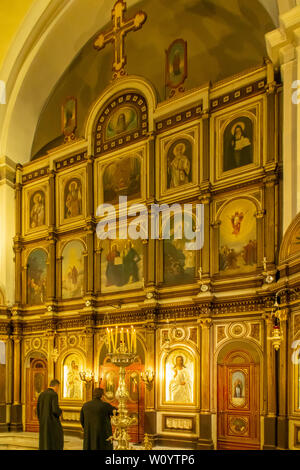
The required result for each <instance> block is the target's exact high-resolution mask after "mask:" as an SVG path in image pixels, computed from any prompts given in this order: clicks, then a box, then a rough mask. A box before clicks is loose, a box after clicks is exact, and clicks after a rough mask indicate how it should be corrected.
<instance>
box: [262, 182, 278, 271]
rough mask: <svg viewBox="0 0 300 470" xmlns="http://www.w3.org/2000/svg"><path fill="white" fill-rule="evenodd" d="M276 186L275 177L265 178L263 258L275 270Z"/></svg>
mask: <svg viewBox="0 0 300 470" xmlns="http://www.w3.org/2000/svg"><path fill="white" fill-rule="evenodd" d="M276 184H277V176H276V175H270V176H268V177H267V178H265V209H266V216H265V219H264V220H265V250H264V253H265V256H266V258H267V262H268V266H269V265H270V264H271V265H272V266H271V268H272V267H273V268H275V265H274V263H275V257H274V256H275V251H276V250H275V230H276V229H277V227H276V218H275V204H274V201H275V185H276Z"/></svg>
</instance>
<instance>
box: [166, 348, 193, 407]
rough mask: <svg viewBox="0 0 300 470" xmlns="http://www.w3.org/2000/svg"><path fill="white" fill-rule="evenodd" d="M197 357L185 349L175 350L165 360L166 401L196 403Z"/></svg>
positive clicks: (171, 402) (179, 403) (181, 403)
mask: <svg viewBox="0 0 300 470" xmlns="http://www.w3.org/2000/svg"><path fill="white" fill-rule="evenodd" d="M194 385H195V359H194V358H193V356H192V355H191V353H190V352H188V351H186V350H185V349H176V350H173V351H172V352H171V353H170V354H169V355H168V356H167V358H166V360H165V393H164V397H165V402H166V403H170V404H174V405H176V404H177V405H193V404H194V403H195V389H194V388H195V387H194Z"/></svg>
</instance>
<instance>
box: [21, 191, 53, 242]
mask: <svg viewBox="0 0 300 470" xmlns="http://www.w3.org/2000/svg"><path fill="white" fill-rule="evenodd" d="M47 189H48V188H47V185H46V184H34V185H32V186H31V185H28V186H27V185H26V186H25V187H24V194H23V207H24V211H23V214H22V219H23V224H22V225H23V228H24V234H25V235H34V234H35V233H37V232H41V231H43V230H46V229H47V224H48V192H47Z"/></svg>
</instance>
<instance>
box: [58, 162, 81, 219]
mask: <svg viewBox="0 0 300 470" xmlns="http://www.w3.org/2000/svg"><path fill="white" fill-rule="evenodd" d="M56 190H57V194H58V195H59V198H57V200H56V208H57V218H58V222H57V223H58V224H59V225H65V224H72V225H73V224H75V223H76V222H80V221H81V220H82V219H83V217H84V216H85V214H86V173H85V168H83V167H81V168H78V167H77V169H76V171H72V172H70V170H66V171H65V172H61V173H59V174H58V177H57V180H56Z"/></svg>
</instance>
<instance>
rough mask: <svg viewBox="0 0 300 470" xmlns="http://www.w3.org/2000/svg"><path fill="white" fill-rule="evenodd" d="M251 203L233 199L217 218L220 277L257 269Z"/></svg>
mask: <svg viewBox="0 0 300 470" xmlns="http://www.w3.org/2000/svg"><path fill="white" fill-rule="evenodd" d="M256 212H257V208H256V206H255V204H254V203H253V202H252V201H250V200H249V199H246V198H245V199H239V200H234V201H232V202H230V203H229V204H227V205H226V206H225V207H224V209H223V210H222V212H221V215H220V219H219V220H220V221H221V225H220V237H219V270H220V272H222V273H223V274H231V275H232V274H235V273H236V272H239V271H240V272H245V273H246V272H250V271H254V270H255V269H256V266H257V228H256Z"/></svg>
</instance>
